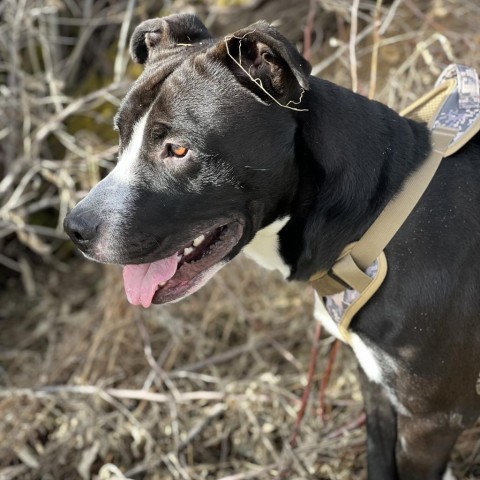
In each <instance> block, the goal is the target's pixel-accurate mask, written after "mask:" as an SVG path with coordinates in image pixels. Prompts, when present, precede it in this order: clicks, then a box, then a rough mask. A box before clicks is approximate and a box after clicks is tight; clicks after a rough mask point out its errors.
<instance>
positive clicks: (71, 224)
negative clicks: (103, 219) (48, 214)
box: [63, 209, 100, 246]
mask: <svg viewBox="0 0 480 480" xmlns="http://www.w3.org/2000/svg"><path fill="white" fill-rule="evenodd" d="M74 210H75V209H74ZM99 224H100V222H99V221H98V220H97V219H96V218H95V217H93V216H89V215H82V214H78V213H76V212H75V211H72V212H70V213H69V214H68V215H67V216H66V217H65V220H64V222H63V228H64V229H65V232H67V235H68V236H69V237H70V238H71V239H72V240H73V241H74V242H75V243H76V244H78V245H84V246H86V245H87V244H88V243H90V242H91V241H92V240H93V239H94V238H95V237H96V235H97V233H98V227H99Z"/></svg>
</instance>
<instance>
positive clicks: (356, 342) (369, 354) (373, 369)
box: [351, 333, 383, 383]
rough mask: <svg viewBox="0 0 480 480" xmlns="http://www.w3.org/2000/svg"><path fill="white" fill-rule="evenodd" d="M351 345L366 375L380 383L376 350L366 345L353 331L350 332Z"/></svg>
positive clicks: (379, 368) (380, 371)
mask: <svg viewBox="0 0 480 480" xmlns="http://www.w3.org/2000/svg"><path fill="white" fill-rule="evenodd" d="M351 345H352V348H353V351H354V352H355V356H356V357H357V360H358V363H360V366H361V367H362V368H363V371H364V372H365V373H366V374H367V377H368V378H369V379H370V380H371V381H372V382H375V383H382V380H383V375H382V367H381V366H380V361H379V358H378V354H377V352H375V351H374V350H373V348H371V347H368V346H367V345H366V344H365V342H364V341H363V340H362V339H361V338H360V337H359V336H358V335H356V334H355V333H352V334H351Z"/></svg>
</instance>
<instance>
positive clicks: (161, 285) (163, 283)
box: [159, 282, 167, 287]
mask: <svg viewBox="0 0 480 480" xmlns="http://www.w3.org/2000/svg"><path fill="white" fill-rule="evenodd" d="M166 283H167V282H162V283H160V285H159V286H160V287H163V286H164V285H165V284H166Z"/></svg>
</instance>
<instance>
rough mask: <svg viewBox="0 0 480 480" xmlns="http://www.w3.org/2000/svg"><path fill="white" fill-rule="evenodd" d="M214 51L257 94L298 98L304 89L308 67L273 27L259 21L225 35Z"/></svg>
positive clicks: (292, 99)
mask: <svg viewBox="0 0 480 480" xmlns="http://www.w3.org/2000/svg"><path fill="white" fill-rule="evenodd" d="M216 53H217V54H218V55H220V56H221V57H223V59H224V61H225V62H226V63H227V65H228V66H229V67H230V69H231V70H232V71H233V72H234V74H235V75H236V76H237V78H238V79H239V80H240V82H241V83H242V84H243V85H244V86H246V87H247V88H249V89H250V90H252V91H253V92H254V93H255V94H257V95H258V96H260V97H262V98H264V99H266V95H265V91H266V92H267V96H272V97H274V98H275V99H277V100H281V101H282V103H283V102H284V103H288V102H289V101H295V100H298V98H299V95H301V89H303V90H308V89H309V83H308V77H309V75H310V71H311V69H312V67H311V66H310V64H309V63H308V61H307V60H305V58H303V57H302V55H300V53H298V51H297V49H296V48H295V47H294V46H293V45H292V44H291V43H290V42H289V41H288V40H287V39H286V38H285V37H284V36H283V35H282V34H281V33H280V32H279V31H278V30H277V29H276V28H274V27H271V26H270V25H269V24H268V23H267V22H264V21H260V22H257V23H254V24H253V25H250V26H249V27H247V28H244V29H242V30H239V31H237V32H235V33H234V34H232V35H227V36H226V37H225V38H224V40H222V41H221V42H220V43H219V44H218V45H217V46H216Z"/></svg>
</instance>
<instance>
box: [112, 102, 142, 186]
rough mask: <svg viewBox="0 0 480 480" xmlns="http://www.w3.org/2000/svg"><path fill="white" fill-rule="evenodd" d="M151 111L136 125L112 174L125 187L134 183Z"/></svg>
mask: <svg viewBox="0 0 480 480" xmlns="http://www.w3.org/2000/svg"><path fill="white" fill-rule="evenodd" d="M150 110H151V108H149V109H148V111H147V113H146V114H145V115H144V116H143V117H142V118H140V120H138V121H137V122H136V123H135V125H134V127H133V132H132V136H131V138H130V142H129V144H128V145H127V147H126V148H124V150H123V152H122V153H121V155H120V157H119V158H118V163H117V166H116V167H115V168H114V169H113V170H112V172H111V173H110V175H112V176H113V177H114V178H115V180H116V181H119V182H121V183H123V184H125V185H131V183H132V180H133V172H134V167H135V164H136V163H137V161H138V158H139V157H140V152H141V150H142V145H143V137H144V136H145V125H146V124H147V119H148V115H149V114H150Z"/></svg>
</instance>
